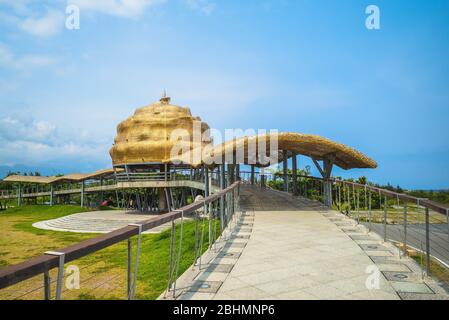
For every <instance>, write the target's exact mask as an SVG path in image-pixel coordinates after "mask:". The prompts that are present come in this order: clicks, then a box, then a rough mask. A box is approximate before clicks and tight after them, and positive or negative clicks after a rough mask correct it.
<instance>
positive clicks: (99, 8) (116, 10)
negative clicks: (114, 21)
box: [68, 0, 166, 18]
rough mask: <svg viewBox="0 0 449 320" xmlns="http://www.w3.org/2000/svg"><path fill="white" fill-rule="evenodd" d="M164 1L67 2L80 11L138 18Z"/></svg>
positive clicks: (75, 0)
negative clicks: (146, 10)
mask: <svg viewBox="0 0 449 320" xmlns="http://www.w3.org/2000/svg"><path fill="white" fill-rule="evenodd" d="M165 2H166V0H69V1H68V3H69V4H74V5H76V6H78V7H79V8H80V10H81V12H82V10H83V9H84V10H90V11H93V12H100V13H103V14H109V15H114V16H120V17H128V18H130V17H131V18H135V17H140V16H141V15H142V14H143V13H144V12H145V9H147V8H148V7H151V6H154V5H158V4H161V3H165Z"/></svg>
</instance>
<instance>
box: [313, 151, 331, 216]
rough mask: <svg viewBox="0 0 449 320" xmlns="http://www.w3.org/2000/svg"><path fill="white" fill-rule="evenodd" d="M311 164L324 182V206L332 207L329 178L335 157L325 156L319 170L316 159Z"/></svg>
mask: <svg viewBox="0 0 449 320" xmlns="http://www.w3.org/2000/svg"><path fill="white" fill-rule="evenodd" d="M312 160H313V163H314V164H315V166H316V167H317V169H318V171H319V172H320V173H321V176H322V177H323V179H324V181H323V184H324V188H323V189H324V190H323V192H324V204H325V205H326V206H327V207H329V208H330V207H332V182H331V181H330V177H331V174H332V168H333V166H334V163H335V155H333V154H330V155H328V156H326V157H325V158H324V160H323V168H321V166H320V164H319V163H318V161H317V160H316V159H312Z"/></svg>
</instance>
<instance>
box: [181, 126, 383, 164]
mask: <svg viewBox="0 0 449 320" xmlns="http://www.w3.org/2000/svg"><path fill="white" fill-rule="evenodd" d="M272 144H273V145H272ZM262 148H264V149H265V150H264V149H262ZM284 150H285V151H287V157H291V156H292V155H293V154H298V155H304V156H308V157H311V158H313V159H315V160H317V161H320V160H324V159H325V158H329V157H332V158H333V159H334V163H335V165H337V166H339V167H340V168H343V169H346V170H347V169H354V168H372V169H374V168H376V167H377V163H376V161H374V160H373V159H371V158H369V157H368V156H366V155H364V154H363V153H361V152H359V151H357V150H355V149H353V148H351V147H348V146H346V145H344V144H341V143H338V142H334V141H331V140H329V139H326V138H323V137H320V136H315V135H309V134H299V133H291V132H280V133H268V134H263V135H258V136H250V137H242V138H238V139H234V140H231V141H227V142H225V143H223V144H220V145H218V146H214V147H213V148H211V150H210V152H206V154H204V152H203V151H202V150H199V149H196V150H193V151H192V153H191V154H186V155H183V156H182V157H179V159H173V160H178V161H181V162H183V163H191V164H192V165H193V166H199V165H201V164H203V163H205V164H208V165H213V164H221V163H239V164H254V165H256V166H258V167H266V166H267V165H273V164H276V163H278V162H282V161H283V156H284V155H283V151H284ZM195 152H198V153H200V154H201V152H203V155H202V158H201V163H200V162H198V161H195V159H198V157H193V153H195ZM260 154H263V155H266V158H265V160H264V159H261V158H260V157H259V156H258V155H260ZM268 160H270V163H269V164H268Z"/></svg>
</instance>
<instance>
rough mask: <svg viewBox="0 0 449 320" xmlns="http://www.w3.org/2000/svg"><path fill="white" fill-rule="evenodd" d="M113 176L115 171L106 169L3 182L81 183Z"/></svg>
mask: <svg viewBox="0 0 449 320" xmlns="http://www.w3.org/2000/svg"><path fill="white" fill-rule="evenodd" d="M115 171H122V169H118V168H117V169H116V170H115ZM112 174H114V169H104V170H99V171H95V172H92V173H72V174H68V175H65V176H60V177H55V176H52V177H41V176H22V175H11V176H8V177H6V178H5V179H3V181H4V182H18V183H34V184H50V183H60V182H81V181H85V180H90V179H100V178H102V177H107V176H111V175H112Z"/></svg>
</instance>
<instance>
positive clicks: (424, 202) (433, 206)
mask: <svg viewBox="0 0 449 320" xmlns="http://www.w3.org/2000/svg"><path fill="white" fill-rule="evenodd" d="M248 173H249V174H250V173H251V172H247V171H242V172H241V174H248ZM255 174H256V175H257V174H259V173H255ZM265 175H274V174H273V173H265ZM287 175H288V176H289V177H292V176H293V174H292V173H288V174H287ZM279 176H280V177H282V176H283V173H281V174H279ZM296 176H297V177H298V178H306V179H313V180H318V181H326V180H325V179H323V178H319V177H313V176H307V175H299V174H298V175H296ZM327 181H329V182H331V183H340V184H349V185H351V186H354V187H356V188H360V189H365V188H366V189H367V190H371V191H374V192H376V193H380V194H382V195H384V196H388V197H394V198H399V199H401V200H403V201H409V202H416V203H419V205H420V206H422V207H424V208H428V209H430V210H433V211H435V212H438V213H440V214H443V215H447V214H448V212H449V207H447V206H445V205H443V204H441V203H437V202H435V201H431V200H429V199H425V198H418V197H414V196H411V195H408V194H406V193H398V192H394V191H390V190H387V189H382V188H379V187H375V186H372V185H370V184H361V183H357V182H352V181H344V180H339V179H334V178H331V179H329V180H327Z"/></svg>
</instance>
